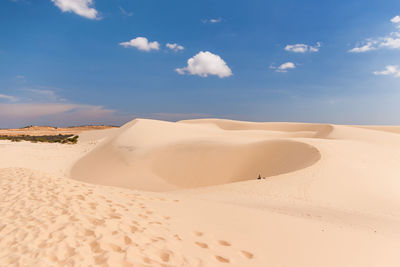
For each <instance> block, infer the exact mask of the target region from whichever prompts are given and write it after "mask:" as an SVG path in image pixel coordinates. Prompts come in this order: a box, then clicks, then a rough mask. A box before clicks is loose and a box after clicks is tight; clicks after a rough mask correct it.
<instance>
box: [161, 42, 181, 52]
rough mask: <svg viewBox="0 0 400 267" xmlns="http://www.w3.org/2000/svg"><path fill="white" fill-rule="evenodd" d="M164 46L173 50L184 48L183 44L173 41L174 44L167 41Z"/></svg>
mask: <svg viewBox="0 0 400 267" xmlns="http://www.w3.org/2000/svg"><path fill="white" fill-rule="evenodd" d="M165 46H166V47H168V48H169V49H171V50H174V51H175V52H177V51H181V50H183V49H185V48H184V47H183V46H181V45H178V44H175V43H174V44H170V43H167V44H166V45H165Z"/></svg>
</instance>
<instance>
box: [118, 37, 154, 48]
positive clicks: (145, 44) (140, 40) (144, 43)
mask: <svg viewBox="0 0 400 267" xmlns="http://www.w3.org/2000/svg"><path fill="white" fill-rule="evenodd" d="M119 45H121V46H123V47H125V48H128V47H135V48H137V49H139V50H141V51H146V52H149V51H151V50H159V49H160V44H159V43H158V42H156V41H154V42H149V40H148V39H147V38H146V37H136V38H134V39H132V40H130V41H128V42H122V43H119Z"/></svg>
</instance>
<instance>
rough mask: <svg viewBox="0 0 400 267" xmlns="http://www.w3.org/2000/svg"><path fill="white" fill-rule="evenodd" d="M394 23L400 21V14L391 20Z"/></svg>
mask: <svg viewBox="0 0 400 267" xmlns="http://www.w3.org/2000/svg"><path fill="white" fill-rule="evenodd" d="M390 21H391V22H392V23H395V24H396V23H400V16H396V17H394V18H392V19H391V20H390Z"/></svg>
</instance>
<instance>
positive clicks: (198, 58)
mask: <svg viewBox="0 0 400 267" xmlns="http://www.w3.org/2000/svg"><path fill="white" fill-rule="evenodd" d="M175 71H176V72H177V73H179V74H181V75H184V74H191V75H198V76H200V77H207V76H208V75H217V76H218V77H220V78H224V77H229V76H231V75H232V71H231V69H230V68H229V67H228V65H227V64H226V63H225V61H224V60H223V59H222V58H221V57H220V56H218V55H215V54H213V53H210V52H208V51H206V52H203V51H200V52H199V53H198V54H197V55H195V56H194V57H192V58H189V59H188V61H187V66H186V67H184V68H177V69H175Z"/></svg>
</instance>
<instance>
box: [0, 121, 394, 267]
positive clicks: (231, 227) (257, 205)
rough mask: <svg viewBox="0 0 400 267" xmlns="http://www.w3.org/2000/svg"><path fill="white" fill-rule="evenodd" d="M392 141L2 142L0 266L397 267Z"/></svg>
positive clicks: (320, 129) (295, 136) (307, 135)
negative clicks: (74, 143) (264, 177)
mask: <svg viewBox="0 0 400 267" xmlns="http://www.w3.org/2000/svg"><path fill="white" fill-rule="evenodd" d="M398 129H399V128H398V127H378V126H371V127H361V126H356V127H353V126H338V125H319V124H297V123H247V122H234V121H227V120H194V121H182V122H178V123H169V122H161V121H153V120H135V121H132V122H130V123H128V124H126V125H125V126H123V127H122V128H120V129H112V130H104V131H96V132H93V133H90V132H88V133H84V134H83V136H82V138H81V142H80V143H79V144H77V145H60V144H32V143H27V142H22V143H11V142H8V141H0V199H1V201H0V266H57V265H60V266H95V265H100V266H285V267H286V266H293V267H295V266H296V267H302V266H304V267H310V266H318V267H319V266H324V267H325V266H332V267H337V266H352V267H353V266H360V267H366V266H371V267H372V266H373V267H382V266H385V267H391V266H393V267H395V266H396V267H397V266H400V257H399V256H398V251H399V248H400V164H399V162H400V134H399V132H400V131H399V130H398ZM258 174H261V175H262V176H266V177H267V179H265V180H256V177H257V176H258ZM69 177H72V178H73V179H74V180H72V179H69ZM77 180H80V181H77ZM82 181H83V182H82ZM84 182H88V183H84ZM232 182H234V183H232ZM110 185H112V186H116V187H110ZM204 186H208V187H204ZM139 190H140V191H139ZM155 191H159V192H155Z"/></svg>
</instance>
